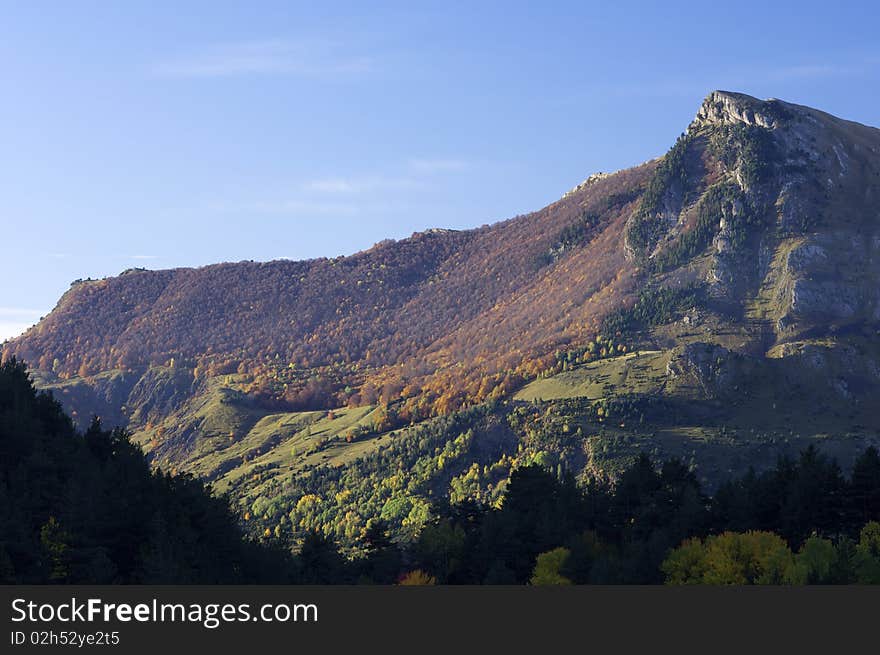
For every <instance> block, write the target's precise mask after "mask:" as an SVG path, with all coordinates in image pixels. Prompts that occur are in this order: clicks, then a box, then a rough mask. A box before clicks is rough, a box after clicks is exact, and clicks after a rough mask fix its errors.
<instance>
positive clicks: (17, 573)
mask: <svg viewBox="0 0 880 655" xmlns="http://www.w3.org/2000/svg"><path fill="white" fill-rule="evenodd" d="M430 514H431V519H430V521H428V522H427V523H426V524H425V525H424V527H422V528H421V530H420V531H419V533H418V534H416V535H414V537H413V539H412V540H411V541H408V542H405V543H401V542H395V541H393V540H392V539H390V538H389V534H388V530H387V526H386V525H385V523H384V522H383V521H382V520H381V519H376V520H374V521H372V522H370V524H369V525H368V527H367V529H366V530H365V531H364V533H363V534H362V535H361V537H360V540H361V542H362V546H363V547H362V549H361V550H360V552H359V553H358V555H357V556H355V557H351V558H346V557H344V556H343V555H342V554H341V553H340V551H339V549H338V547H337V545H336V544H335V543H334V542H333V540H332V539H330V538H328V537H327V536H325V535H323V534H322V533H320V532H316V531H313V532H309V533H308V534H307V535H306V536H305V538H304V539H303V541H302V543H301V544H299V547H298V548H297V552H296V553H295V554H293V553H291V550H290V543H289V542H288V541H286V539H285V535H283V534H282V535H279V537H277V538H274V537H272V538H267V539H263V540H261V541H260V542H255V541H253V540H250V539H248V538H246V537H245V536H244V534H243V533H242V531H241V529H240V526H239V523H238V521H237V520H236V518H235V515H234V513H233V512H232V511H231V510H230V508H229V506H228V505H227V503H226V500H225V499H223V498H217V497H215V496H212V494H211V493H210V491H209V490H208V489H207V487H206V486H205V485H204V483H202V482H199V481H197V480H195V479H193V478H192V477H191V476H189V475H167V474H165V473H162V472H160V471H151V470H150V468H149V466H148V464H147V462H146V459H145V457H144V455H143V454H142V452H141V451H140V449H139V448H137V447H136V446H135V445H133V444H132V443H131V441H130V440H129V438H128V436H127V435H126V434H125V432H123V431H121V430H113V431H107V430H104V429H103V428H102V427H101V426H100V424H99V423H98V422H97V421H96V422H94V423H93V424H92V425H91V426H90V427H89V429H88V430H86V431H85V432H84V433H79V432H77V431H76V430H75V428H74V426H73V423H72V421H71V420H70V419H69V418H68V417H67V416H66V415H65V414H64V413H63V411H62V409H61V406H60V405H59V404H58V403H57V402H56V401H55V400H53V399H52V397H51V395H50V394H46V393H42V392H37V391H36V390H35V389H34V387H33V384H32V382H31V380H30V379H29V377H28V374H27V371H26V369H25V367H24V366H23V365H22V364H19V363H17V362H6V363H5V364H3V365H2V367H0V581H2V582H3V583H59V584H64V583H177V584H181V583H311V584H315V583H320V584H342V583H362V584H435V583H436V584H535V585H543V584H573V583H574V584H587V583H590V584H636V583H641V584H659V583H663V582H665V583H667V584H848V583H865V584H877V583H880V454H878V452H877V450H876V449H874V448H869V449H867V450H866V451H865V452H863V453H862V454H861V455H860V456H859V457H858V459H857V460H856V462H855V464H854V466H853V469H852V472H851V474H850V475H849V476H844V475H843V473H842V471H841V469H840V467H839V466H838V464H837V463H836V462H835V461H834V460H832V459H829V458H828V457H826V456H824V455H822V454H821V453H820V452H819V451H818V450H817V449H815V448H812V447H811V448H808V449H806V450H805V451H803V452H802V453H801V454H800V456H799V457H798V458H797V459H795V460H791V459H781V460H780V461H779V462H778V463H777V464H776V466H775V467H773V468H771V469H769V470H767V471H765V472H763V473H760V474H759V473H755V472H754V471H750V472H749V473H748V474H746V475H744V476H742V477H738V478H735V479H732V480H729V481H727V482H725V483H724V484H722V485H721V486H720V487H718V489H717V490H716V491H715V492H714V494H712V495H707V494H706V493H705V492H704V490H703V489H702V488H701V485H700V483H699V481H698V480H697V478H696V476H695V475H694V474H693V472H692V471H690V470H689V469H688V467H687V466H685V465H684V464H683V463H682V462H680V461H675V460H672V461H666V462H663V463H658V462H653V461H652V460H651V459H650V458H649V457H647V456H644V455H643V456H640V457H638V458H637V459H636V461H635V462H634V463H633V464H632V465H631V466H630V467H629V468H627V469H626V470H624V471H623V472H622V474H621V475H620V476H619V477H618V479H617V480H616V482H615V483H614V484H613V485H610V484H608V483H607V482H605V481H603V480H601V479H591V480H588V481H587V482H586V483H585V484H580V485H579V484H577V483H576V482H575V480H574V479H573V478H572V476H571V475H568V474H566V473H565V472H562V473H561V474H558V473H557V472H556V471H548V470H546V469H545V468H542V467H541V466H539V465H537V464H533V465H529V466H523V467H520V468H517V469H515V470H514V471H513V473H512V475H511V477H510V482H509V484H508V485H507V487H506V491H505V493H504V496H503V498H502V501H501V502H500V503H499V504H498V505H497V506H492V507H490V506H486V505H481V504H479V503H476V502H474V501H465V502H461V503H455V504H449V503H444V502H442V501H441V502H438V503H437V504H436V505H434V506H432V507H431V508H430Z"/></svg>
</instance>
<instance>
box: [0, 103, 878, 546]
mask: <svg viewBox="0 0 880 655" xmlns="http://www.w3.org/2000/svg"><path fill="white" fill-rule="evenodd" d="M878 199H880V130H877V129H876V128H872V127H868V126H864V125H861V124H858V123H854V122H851V121H845V120H843V119H838V118H836V117H833V116H831V115H829V114H825V113H824V112H820V111H818V110H814V109H812V108H809V107H802V106H800V105H795V104H792V103H787V102H784V101H781V100H758V99H756V98H752V97H750V96H746V95H744V94H738V93H732V92H725V91H715V92H712V93H710V94H709V95H708V96H707V98H706V99H705V100H704V101H703V103H702V104H701V106H700V108H699V109H698V111H697V113H696V115H695V118H694V120H693V121H691V123H690V124H689V125H688V126H687V129H686V130H685V132H683V133H682V135H681V136H680V137H679V139H678V140H677V141H676V143H675V144H674V145H673V147H672V148H671V149H670V150H669V152H668V153H667V154H666V155H664V156H663V157H660V158H657V159H654V160H651V161H649V162H646V163H644V164H641V165H639V166H636V167H633V168H630V169H624V170H621V171H617V172H615V173H611V174H597V175H592V176H590V177H588V178H587V180H585V181H584V182H583V183H581V184H579V185H577V186H576V187H574V188H573V189H572V190H571V191H569V192H567V193H566V194H564V195H563V196H562V197H561V198H560V199H559V200H557V201H555V202H553V203H551V204H549V205H548V206H546V207H544V208H543V209H540V210H538V211H536V212H532V213H529V214H523V215H519V216H516V217H514V218H511V219H508V220H506V221H502V222H499V223H496V224H493V225H490V226H485V227H482V228H477V229H474V230H462V231H449V230H443V229H435V230H429V231H425V232H421V233H416V234H414V235H413V236H412V237H410V238H409V239H403V240H399V241H393V242H392V241H385V242H380V243H378V244H376V245H375V246H374V247H373V248H370V249H368V250H366V251H362V252H360V253H356V254H355V255H351V256H348V257H338V258H332V259H327V258H320V259H313V260H305V261H299V262H293V261H289V260H278V261H274V262H263V263H258V262H240V263H235V264H230V263H225V264H216V265H211V266H208V267H202V268H198V269H172V270H168V271H156V272H146V271H137V270H134V271H130V272H126V273H125V274H123V275H120V276H117V277H113V278H107V279H104V280H98V281H85V282H81V283H78V284H76V285H74V286H72V287H71V289H70V290H68V292H67V293H66V294H65V295H64V296H63V297H62V299H61V300H60V301H59V303H58V306H57V307H56V308H55V310H53V312H52V313H51V314H50V315H49V316H47V317H46V318H45V319H44V320H43V321H41V322H40V324H38V325H37V326H36V327H34V328H32V329H31V330H30V331H28V333H26V334H25V335H23V336H22V337H20V338H18V339H15V340H13V341H12V342H9V343H7V344H5V345H4V347H3V358H4V359H8V358H11V357H17V358H20V359H24V360H26V361H28V362H30V363H31V365H32V367H33V368H34V369H35V373H34V375H35V377H36V379H37V382H38V384H40V385H41V386H42V387H44V388H47V389H50V390H52V391H53V392H55V393H56V394H57V395H58V396H59V398H60V399H61V400H62V401H63V402H64V403H65V405H66V406H67V407H68V408H69V409H71V410H72V412H73V413H74V416H75V417H78V419H79V420H80V421H85V420H87V418H88V416H89V415H90V414H92V413H97V414H100V415H102V416H103V417H104V418H105V419H107V420H110V421H111V422H114V423H120V424H125V425H128V426H129V428H130V429H131V430H132V431H134V433H135V439H136V440H137V441H138V443H140V444H141V445H142V446H143V447H144V448H145V449H146V450H147V451H148V452H149V453H150V456H151V457H152V458H153V462H154V464H155V465H157V466H163V467H168V468H172V469H181V470H187V471H192V472H194V473H196V474H197V475H200V476H202V477H205V478H206V479H208V480H211V481H212V482H213V483H214V484H215V486H216V488H218V489H220V490H224V491H230V492H232V493H233V495H234V497H235V498H236V499H237V500H238V501H239V502H240V503H241V504H242V507H243V508H244V509H243V511H244V510H247V511H244V513H246V514H248V515H252V516H255V517H264V516H268V517H269V518H268V519H266V520H269V521H273V520H275V518H276V514H275V511H276V510H275V509H273V510H271V511H267V510H266V508H267V507H270V508H272V507H274V508H276V509H278V508H283V513H284V515H285V516H287V515H290V516H297V517H299V518H297V521H298V522H299V523H297V525H299V524H300V523H302V525H306V524H308V525H311V524H312V523H313V522H314V521H316V520H318V519H317V518H316V517H317V516H319V515H321V516H331V517H333V518H332V520H330V519H328V521H329V522H328V521H325V523H326V525H327V526H329V527H327V530H329V531H331V532H335V534H336V536H337V537H339V538H340V539H343V540H344V539H345V538H346V537H345V535H346V534H348V533H349V532H350V531H351V530H353V528H352V526H351V525H349V524H347V523H346V521H347V520H349V519H345V518H344V517H345V516H346V511H348V510H346V509H345V508H346V505H345V503H344V502H342V501H338V502H335V501H332V499H329V498H327V497H326V493H327V490H328V488H330V487H332V488H333V489H335V491H334V494H336V495H340V494H341V496H340V497H345V498H348V497H350V496H349V495H346V494H349V493H354V492H353V489H354V487H352V486H351V485H352V484H354V483H353V482H352V483H348V482H344V480H347V479H348V478H345V477H344V476H343V473H345V474H346V475H349V474H350V476H352V478H351V479H357V480H362V479H361V477H360V476H361V475H362V474H363V471H365V470H374V469H375V471H377V473H376V475H381V476H386V477H384V478H383V479H384V480H385V482H383V483H381V484H380V483H379V482H378V480H373V479H372V478H363V480H362V481H361V482H358V484H360V485H362V486H361V487H358V488H359V489H361V491H360V492H358V493H362V494H363V495H364V498H365V499H367V500H364V501H363V503H361V501H358V503H360V504H357V507H358V509H357V511H356V512H355V514H357V516H358V519H357V521H362V522H366V521H369V520H370V518H371V516H374V515H375V514H376V513H381V514H382V515H383V516H385V517H386V518H388V517H391V519H392V520H391V522H392V524H393V526H394V527H395V529H396V530H398V531H399V534H404V533H407V531H408V530H410V529H411V526H412V525H414V523H407V521H411V522H416V523H418V522H419V521H423V520H425V515H424V512H423V510H424V507H425V503H426V500H425V499H426V498H429V497H437V495H440V496H448V497H452V498H457V499H466V498H472V499H474V498H475V499H479V500H482V501H485V502H492V500H493V499H497V498H499V497H500V494H501V492H502V491H503V488H504V484H505V480H506V476H507V475H508V474H509V471H510V470H512V468H514V467H515V466H517V465H518V464H522V463H529V462H534V461H537V462H539V463H542V464H546V465H550V466H556V467H559V470H570V471H573V472H575V473H577V474H579V475H606V474H607V475H611V474H613V471H615V470H619V469H620V468H621V462H625V461H631V459H632V457H633V456H634V455H635V453H636V452H637V451H639V450H644V449H648V450H652V451H657V452H658V453H661V454H664V455H668V456H674V457H679V458H682V459H684V460H687V461H689V462H690V464H691V466H692V467H694V468H695V469H697V470H699V471H700V472H701V473H700V475H701V476H702V479H704V480H705V481H706V482H707V484H710V485H711V484H712V483H713V481H717V480H718V479H719V478H720V477H721V476H723V475H725V474H728V473H730V472H731V471H732V470H734V469H737V470H739V469H742V468H743V467H745V466H750V465H756V466H763V465H766V464H767V463H768V462H770V463H772V460H773V459H775V457H776V456H778V455H780V454H784V453H786V452H789V451H790V449H792V448H795V446H796V445H797V446H802V445H805V444H807V443H813V442H815V441H816V440H818V441H820V442H821V443H823V444H825V445H826V446H827V447H828V448H831V449H832V450H834V451H835V452H836V453H837V454H839V455H841V457H843V458H844V459H846V457H848V456H849V455H848V454H847V453H851V452H854V449H856V448H863V447H864V446H865V445H866V444H870V443H874V442H875V441H876V440H877V430H880V417H877V416H875V414H876V412H872V407H874V406H875V404H876V402H877V401H878V400H880V344H878V338H877V335H878V326H880V291H878V290H880V213H878V209H877V207H878V203H877V200H878ZM872 440H873V441H872ZM407 467H409V468H412V471H409V469H408V468H407ZM413 467H414V468H413ZM393 471H397V473H393ZM406 471H409V472H406ZM389 476H390V477H389ZM400 476H403V478H401V477H400ZM392 478H393V479H394V480H397V482H395V483H394V484H395V485H402V486H394V487H393V491H389V488H388V487H387V485H388V484H391V483H390V482H388V480H390V479H392ZM404 479H405V480H408V482H403V481H402V480H404ZM330 480H333V482H332V483H331V482H330ZM367 480H371V481H369V482H368V481H367ZM328 485H329V486H328ZM364 485H365V486H364ZM383 485H384V486H383ZM389 493H390V494H391V496H390V498H389V497H388V494H389ZM312 496H314V497H316V498H318V499H319V500H315V501H313V500H308V503H312V502H315V503H316V504H315V505H314V506H312V505H310V504H307V505H303V506H302V507H300V506H299V504H298V503H299V502H300V501H303V502H304V503H305V502H306V501H304V500H303V499H304V498H311V497H312ZM334 497H335V496H334ZM334 503H335V504H334ZM387 503H392V505H393V507H394V508H396V509H393V510H392V509H391V507H392V506H390V505H387ZM395 503H396V504H395ZM255 507H256V508H257V509H255ZM403 508H407V509H406V511H404V509H403ZM349 509H350V508H349ZM278 511H281V509H278ZM351 511H355V510H351ZM424 511H427V510H424ZM337 512H338V514H337ZM410 513H413V514H412V517H410V518H407V517H409V516H410ZM416 515H418V516H417V517H416ZM291 520H292V519H291ZM350 520H354V519H350ZM357 521H356V522H357ZM258 524H259V528H258V531H259V530H260V529H262V528H264V527H265V525H266V523H265V521H263V519H259V520H258ZM407 526H410V527H407ZM271 527H272V528H273V529H274V527H275V524H272V526H271ZM299 529H300V528H297V527H294V530H299Z"/></svg>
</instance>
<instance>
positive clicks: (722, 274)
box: [627, 91, 880, 342]
mask: <svg viewBox="0 0 880 655" xmlns="http://www.w3.org/2000/svg"><path fill="white" fill-rule="evenodd" d="M673 162H676V163H674V164H673ZM664 163H665V164H666V165H665V167H664V164H661V166H660V167H658V172H657V173H655V177H654V179H653V180H652V182H651V185H654V186H656V189H655V190H653V194H652V188H651V185H649V191H648V193H646V195H645V197H644V199H643V204H642V206H641V207H639V208H638V209H637V211H636V212H635V213H634V214H633V216H632V218H631V219H630V221H629V222H628V226H627V230H628V239H627V242H628V246H629V248H630V254H631V256H632V257H634V258H635V259H637V260H639V261H640V262H641V264H642V266H643V267H644V268H645V269H647V270H648V271H649V272H652V273H655V274H657V273H659V274H664V273H667V272H668V271H670V270H674V269H676V268H680V267H685V268H690V269H691V270H692V271H693V272H694V273H695V274H696V275H698V276H700V277H702V279H704V280H705V281H706V283H707V284H708V285H709V287H710V289H711V292H712V295H713V296H714V297H715V298H717V299H720V300H723V301H725V302H727V303H728V304H732V305H734V306H738V307H739V308H740V310H741V312H742V314H743V315H744V316H747V317H750V318H752V319H754V320H757V321H764V322H767V323H768V324H769V325H771V326H772V329H773V331H774V333H775V335H776V341H777V342H781V341H786V340H791V339H795V338H797V337H798V336H799V335H803V334H807V333H810V334H812V335H814V336H815V334H816V333H817V331H818V332H824V331H826V330H827V329H831V328H832V327H833V328H835V329H836V328H839V327H840V326H841V325H845V324H854V323H862V322H866V321H867V322H876V321H877V320H878V317H880V304H878V292H877V289H878V287H880V268H878V265H880V252H878V247H880V246H878V244H880V205H878V203H877V199H878V198H880V131H878V130H876V129H873V128H869V127H865V126H863V125H859V124H857V123H852V122H849V121H844V120H841V119H838V118H835V117H833V116H830V115H828V114H825V113H823V112H820V111H817V110H815V109H811V108H808V107H802V106H799V105H795V104H791V103H787V102H783V101H780V100H766V101H762V100H758V99H756V98H752V97H749V96H745V95H743V94H738V93H729V92H724V91H715V92H713V93H711V94H710V95H709V96H708V97H707V98H706V100H705V101H704V102H703V104H702V106H701V107H700V109H699V111H698V112H697V115H696V117H695V119H694V120H693V122H692V123H691V124H690V126H689V127H688V130H687V132H686V134H685V136H684V137H683V138H682V139H680V140H679V142H678V143H677V144H676V146H675V148H673V151H671V152H670V155H667V158H666V161H665V162H664ZM671 164H672V165H671ZM695 171H696V172H697V173H698V174H696V175H695V174H694V172H695ZM700 172H701V173H702V174H699V173H700ZM646 205H647V206H646ZM644 234H648V235H649V236H650V237H651V238H649V239H645V238H643V235H644ZM640 237H641V241H640V240H639V238H640ZM638 243H640V244H641V245H642V248H641V250H639V248H638V247H637V246H634V245H633V244H638ZM704 244H706V245H708V249H707V250H705V251H704V249H703V245H704ZM704 254H705V255H706V257H705V258H703V255H704Z"/></svg>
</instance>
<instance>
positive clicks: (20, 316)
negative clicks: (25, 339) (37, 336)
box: [0, 307, 47, 343]
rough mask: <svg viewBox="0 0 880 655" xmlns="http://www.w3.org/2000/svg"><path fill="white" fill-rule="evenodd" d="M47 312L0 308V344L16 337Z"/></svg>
mask: <svg viewBox="0 0 880 655" xmlns="http://www.w3.org/2000/svg"><path fill="white" fill-rule="evenodd" d="M46 313H47V312H45V311H43V310H40V309H27V308H23V307H0V343H2V342H3V341H6V340H7V339H12V338H13V337H17V336H18V335H20V334H21V333H23V332H24V331H25V330H27V329H28V328H29V327H31V326H32V325H33V324H34V323H36V322H37V321H39V320H40V317H41V316H43V315H44V314H46Z"/></svg>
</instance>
